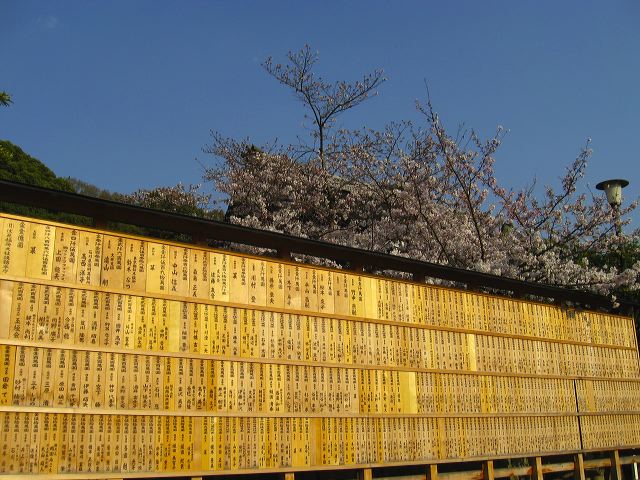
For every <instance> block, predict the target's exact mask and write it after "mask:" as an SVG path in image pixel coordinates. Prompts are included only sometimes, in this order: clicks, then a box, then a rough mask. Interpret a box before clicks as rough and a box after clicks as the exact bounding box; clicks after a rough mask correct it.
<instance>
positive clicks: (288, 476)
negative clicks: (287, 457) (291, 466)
mask: <svg viewBox="0 0 640 480" xmlns="http://www.w3.org/2000/svg"><path fill="white" fill-rule="evenodd" d="M283 477H284V478H283V480H295V478H296V474H295V473H294V472H287V473H285V474H284V476H283Z"/></svg>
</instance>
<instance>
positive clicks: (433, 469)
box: [427, 465, 438, 480]
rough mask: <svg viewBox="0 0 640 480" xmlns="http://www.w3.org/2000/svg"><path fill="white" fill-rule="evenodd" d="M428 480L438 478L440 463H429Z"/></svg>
mask: <svg viewBox="0 0 640 480" xmlns="http://www.w3.org/2000/svg"><path fill="white" fill-rule="evenodd" d="M427 480H438V465H429V468H427Z"/></svg>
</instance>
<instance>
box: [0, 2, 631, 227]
mask: <svg viewBox="0 0 640 480" xmlns="http://www.w3.org/2000/svg"><path fill="white" fill-rule="evenodd" d="M0 15H1V17H2V28H1V29H0V61H1V65H2V67H0V90H6V91H8V92H10V93H11V94H12V95H13V98H14V102H15V103H14V105H13V106H12V107H10V108H5V109H2V110H0V138H2V139H8V140H10V141H12V142H14V143H16V144H18V145H20V146H21V147H22V148H23V149H25V150H26V151H27V152H28V153H30V154H32V155H34V156H36V157H37V158H39V159H41V160H42V161H44V162H45V163H46V164H47V165H48V166H50V167H51V168H52V169H53V170H54V171H55V172H56V173H57V174H58V175H62V176H74V177H77V178H80V179H83V180H86V181H89V182H91V183H94V184H96V185H98V186H100V187H103V188H107V189H110V190H115V191H121V192H129V191H132V190H135V189H137V188H140V187H145V188H150V187H154V186H158V185H173V184H175V183H177V182H179V181H181V182H183V183H197V182H199V181H200V177H201V165H200V164H205V165H206V164H208V163H210V162H211V161H212V159H211V158H210V157H209V156H207V155H206V154H203V153H202V148H203V147H204V146H205V145H206V144H207V143H209V131H210V130H217V131H220V132H221V133H223V134H225V135H228V136H234V137H247V136H248V137H250V138H251V139H252V140H253V141H254V143H257V144H260V143H263V142H268V141H270V140H272V139H274V138H277V139H278V140H280V141H281V142H284V143H288V142H292V141H295V138H296V136H297V135H305V130H304V128H303V127H302V119H303V109H302V107H301V106H300V105H299V104H297V103H296V102H295V100H294V99H293V98H292V96H291V94H290V93H289V92H287V91H286V90H285V89H284V88H283V87H281V86H279V85H278V84H277V82H275V81H274V80H273V79H271V78H270V77H268V76H267V75H266V73H265V72H264V71H263V70H262V68H261V66H260V63H261V62H262V61H263V60H264V59H265V58H266V57H267V56H269V55H273V56H274V57H275V58H276V59H283V58H284V55H285V54H286V52H287V51H288V50H292V49H294V50H297V49H299V48H300V47H302V45H304V44H305V43H308V44H310V45H311V46H312V47H313V48H314V49H316V50H318V51H319V53H320V62H319V71H320V72H321V73H322V74H323V75H324V76H325V77H326V78H328V79H357V78H358V77H360V76H361V75H362V73H364V72H367V71H371V70H373V69H375V68H383V69H384V70H385V76H386V77H387V78H388V81H387V82H386V83H385V84H384V85H383V86H382V88H381V89H380V96H379V97H378V98H375V99H373V100H372V101H370V102H368V103H366V104H364V105H362V106H360V107H358V108H357V109H356V110H353V111H351V112H348V113H346V114H345V115H344V116H343V117H341V122H342V124H343V125H345V126H352V127H356V126H363V125H366V126H369V127H382V126H383V125H384V124H385V123H386V122H388V121H391V120H402V119H413V120H417V121H419V115H417V114H416V112H415V106H414V105H415V100H416V99H421V98H424V96H425V88H424V81H425V80H426V81H427V82H428V84H429V88H430V91H431V96H432V100H433V101H434V103H435V106H436V109H437V110H438V112H439V113H440V115H441V116H442V117H443V118H444V119H445V121H446V124H447V125H449V126H451V127H453V128H455V127H456V126H457V125H458V124H459V123H461V122H464V123H465V124H466V125H467V126H468V127H472V128H474V129H476V130H477V131H479V132H480V133H481V134H483V135H488V134H490V133H491V132H493V131H494V130H495V128H496V126H497V125H503V126H504V127H506V128H508V129H509V130H510V133H509V134H508V136H507V137H506V139H505V143H504V145H503V147H501V149H500V150H499V152H498V154H497V163H496V171H497V175H498V178H499V179H500V180H501V181H503V182H504V183H506V184H507V185H511V186H513V187H516V188H517V187H521V186H524V185H525V184H527V183H528V182H530V181H531V179H532V178H533V177H534V176H535V177H537V178H538V182H539V183H540V184H544V183H553V182H554V181H555V179H557V177H558V176H560V175H561V174H562V171H563V168H564V166H565V165H568V164H569V163H570V162H571V161H572V160H573V159H574V158H575V156H576V154H577V153H578V152H579V150H580V148H581V147H582V146H583V145H584V143H585V141H586V139H587V138H591V139H592V148H593V150H594V155H593V157H592V160H591V164H590V167H589V170H588V172H587V178H586V180H587V182H588V183H589V184H590V185H591V186H592V187H593V185H595V183H597V182H598V181H600V180H603V179H605V178H612V177H624V178H627V179H629V180H630V181H631V185H630V186H629V187H628V188H627V189H626V190H625V194H626V195H625V196H626V198H627V199H631V198H637V197H638V195H639V193H640V175H639V173H640V168H639V167H638V165H639V161H640V152H639V151H638V147H637V143H638V141H637V136H638V134H639V133H640V121H639V115H640V94H639V91H640V2H637V1H635V0H627V1H617V2H616V1H612V2H596V1H580V2H578V1H564V2H557V1H537V2H533V1H513V2H506V1H501V2H499V1H486V2H477V1H451V2H430V1H419V2H418V1H415V2H410V1H397V2H391V1H375V0H373V1H366V2H365V1H340V2H339V1H327V2H300V1H290V2H284V1H282V2H264V1H263V2H259V1H253V2H252V1H234V2H231V1H229V2H221V1H218V2H215V1H184V2H168V1H143V0H140V1H135V2H132V1H109V2H103V1H91V0H82V1H80V0H68V1H64V2H52V1H31V0H20V1H18V0H13V1H11V0H0ZM637 218H640V217H638V215H635V216H634V219H637ZM637 223H638V221H637V220H636V221H635V225H634V227H636V228H637V227H638V226H639V225H638V224H637Z"/></svg>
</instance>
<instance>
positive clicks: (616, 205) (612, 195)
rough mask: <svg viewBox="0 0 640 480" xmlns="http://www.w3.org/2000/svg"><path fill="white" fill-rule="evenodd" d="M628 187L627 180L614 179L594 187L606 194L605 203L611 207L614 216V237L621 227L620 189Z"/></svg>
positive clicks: (620, 230)
mask: <svg viewBox="0 0 640 480" xmlns="http://www.w3.org/2000/svg"><path fill="white" fill-rule="evenodd" d="M627 185H629V181H628V180H624V179H621V178H616V179H613V180H605V181H604V182H600V183H599V184H597V185H596V188H597V189H598V190H604V193H606V194H607V202H609V205H611V208H612V209H613V213H614V214H615V216H616V235H620V234H621V233H622V225H621V224H620V205H622V189H623V188H624V187H626V186H627Z"/></svg>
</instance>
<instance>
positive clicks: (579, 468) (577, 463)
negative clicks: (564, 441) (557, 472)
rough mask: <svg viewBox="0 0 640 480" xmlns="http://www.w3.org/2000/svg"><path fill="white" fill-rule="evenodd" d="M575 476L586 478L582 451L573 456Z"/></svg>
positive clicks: (580, 478)
mask: <svg viewBox="0 0 640 480" xmlns="http://www.w3.org/2000/svg"><path fill="white" fill-rule="evenodd" d="M573 478H575V480H585V476H584V456H583V455H582V454H581V453H577V454H576V455H574V456H573Z"/></svg>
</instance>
